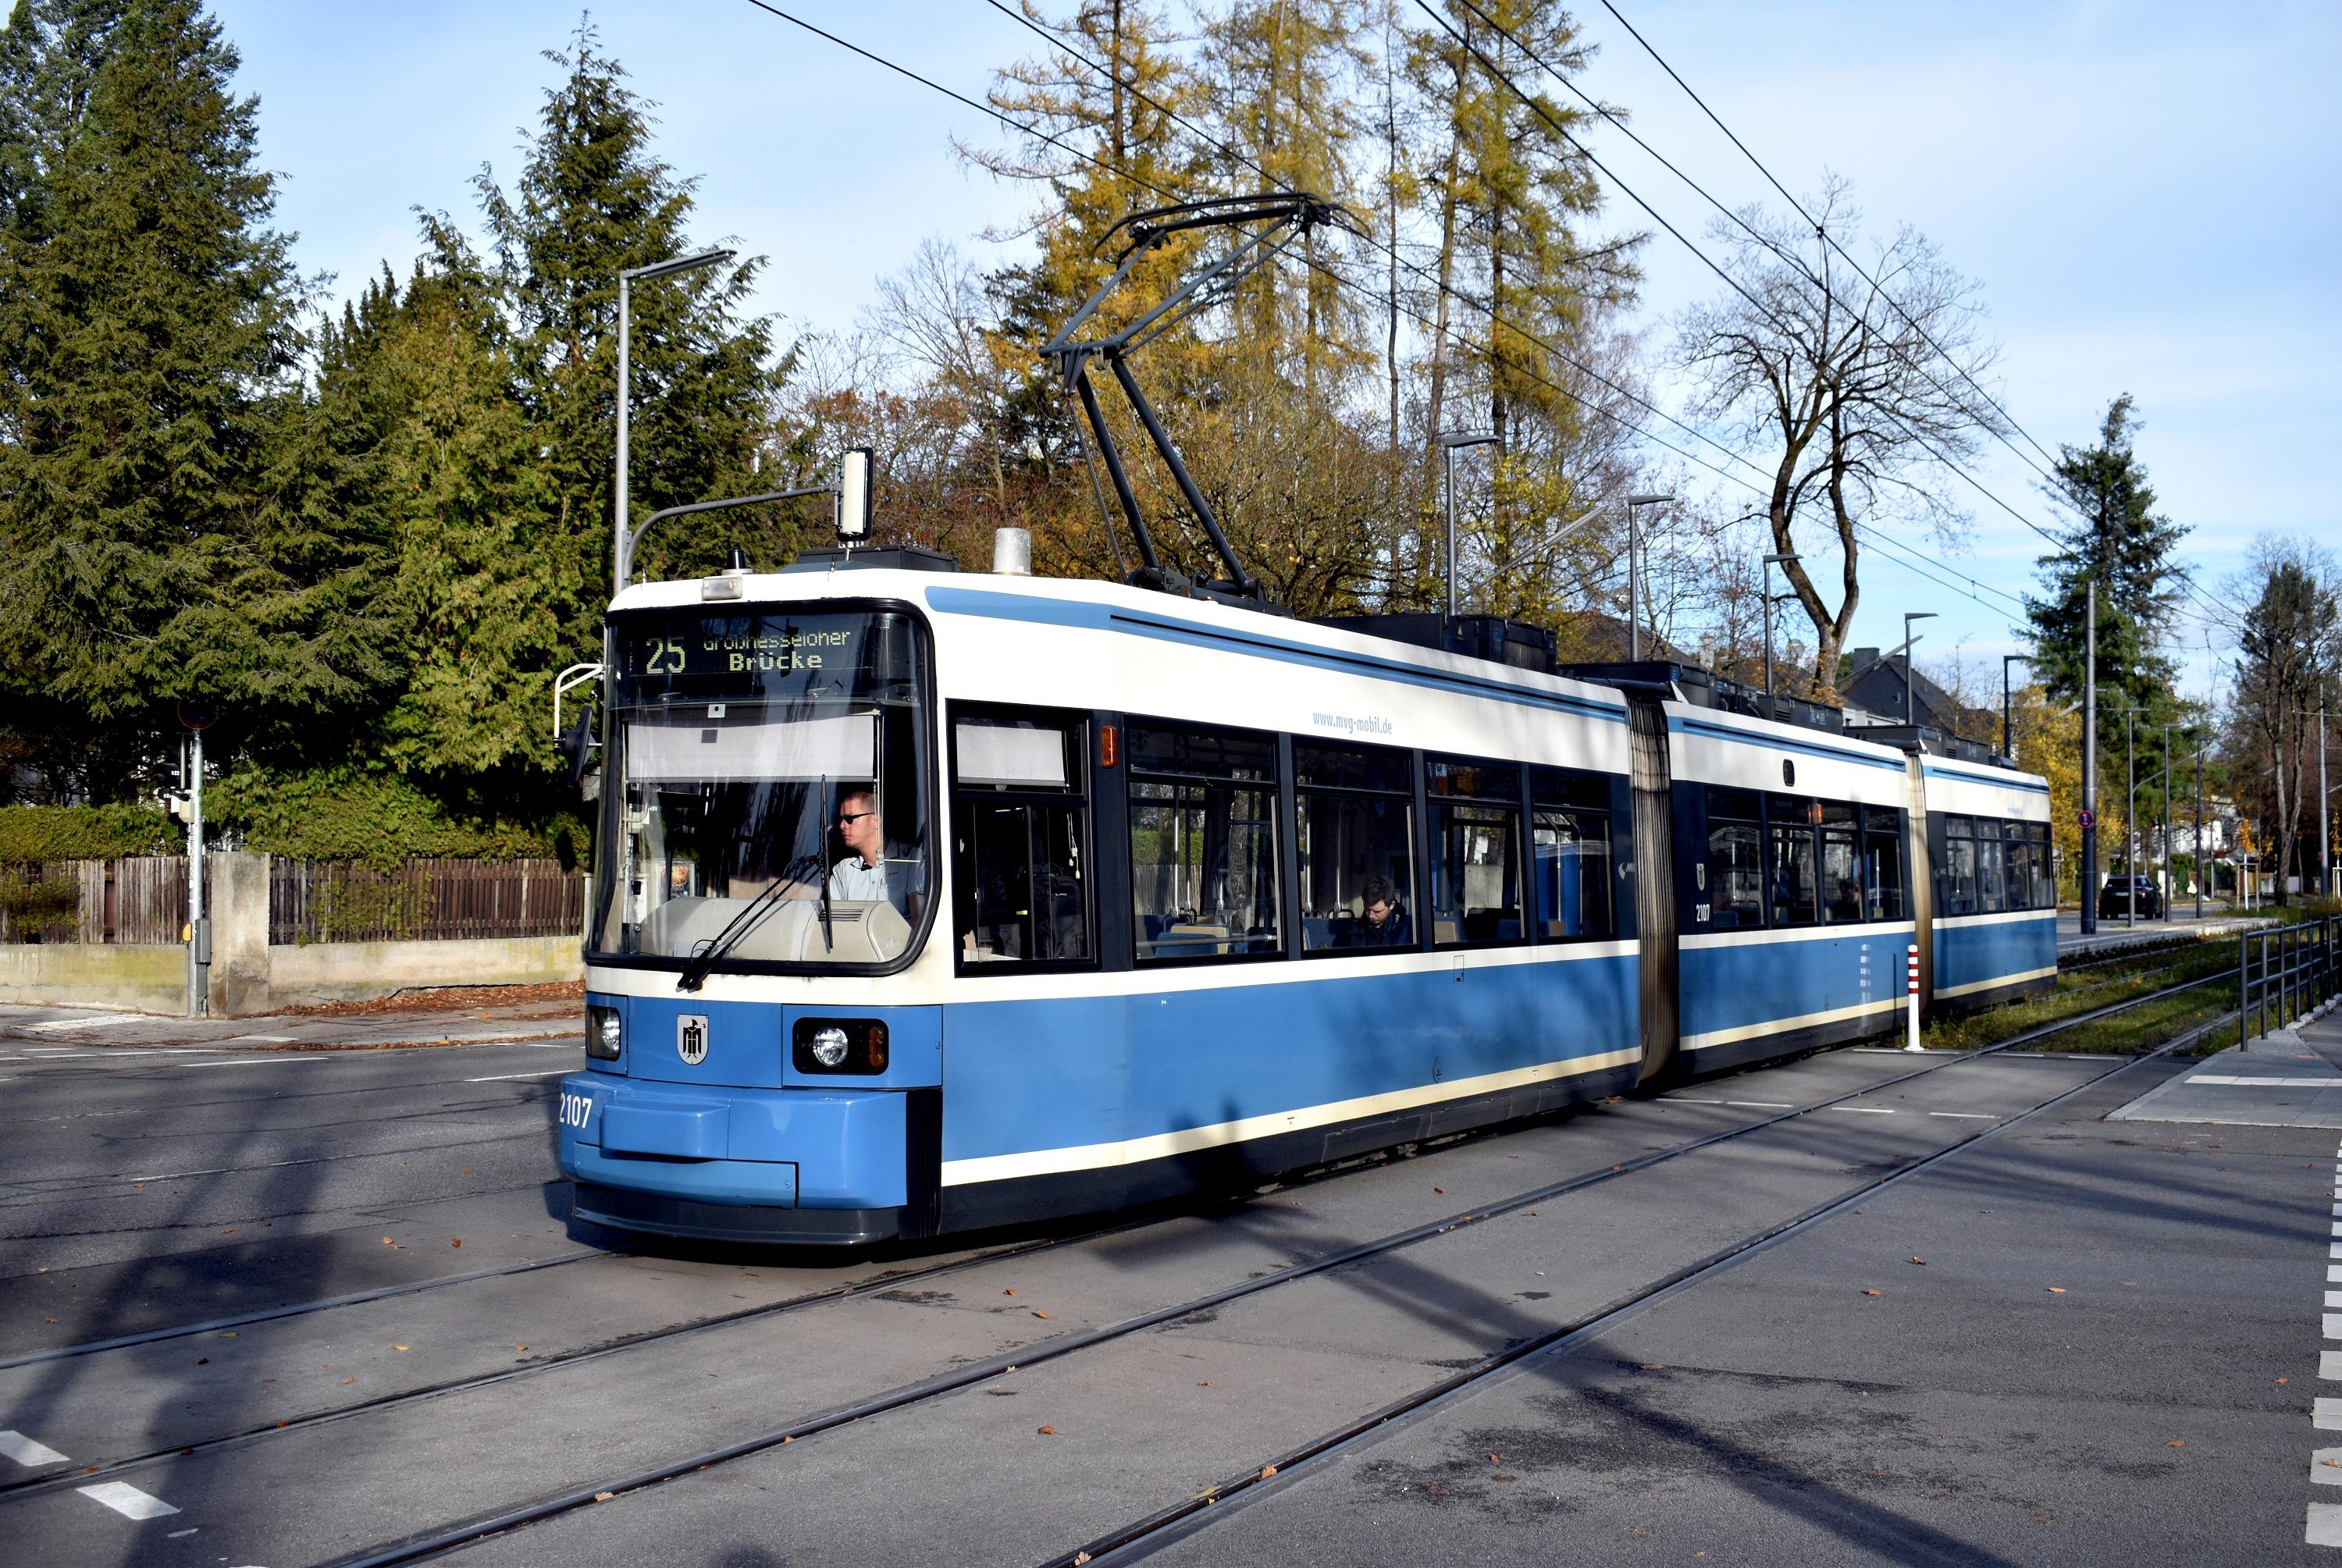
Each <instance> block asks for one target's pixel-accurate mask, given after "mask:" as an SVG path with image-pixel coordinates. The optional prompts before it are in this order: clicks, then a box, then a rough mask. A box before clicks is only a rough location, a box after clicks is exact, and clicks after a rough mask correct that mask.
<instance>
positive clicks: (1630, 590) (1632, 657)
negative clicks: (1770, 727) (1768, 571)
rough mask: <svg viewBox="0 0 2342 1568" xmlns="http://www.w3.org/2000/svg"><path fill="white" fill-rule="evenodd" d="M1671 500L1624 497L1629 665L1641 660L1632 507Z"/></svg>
mask: <svg viewBox="0 0 2342 1568" xmlns="http://www.w3.org/2000/svg"><path fill="white" fill-rule="evenodd" d="M1674 499H1675V497H1674V496H1672V495H1629V496H1627V497H1626V659H1627V662H1628V663H1630V664H1640V663H1642V660H1643V599H1642V587H1641V584H1642V576H1641V573H1640V569H1639V567H1638V565H1637V563H1638V562H1639V561H1640V560H1641V558H1642V554H1643V546H1642V535H1641V534H1639V533H1637V532H1636V528H1635V508H1636V507H1637V506H1664V505H1666V504H1667V503H1668V502H1670V501H1673V500H1674ZM1767 581H1768V582H1769V581H1770V579H1769V578H1768V579H1767ZM1770 716H1771V715H1769V714H1768V715H1767V717H1770Z"/></svg>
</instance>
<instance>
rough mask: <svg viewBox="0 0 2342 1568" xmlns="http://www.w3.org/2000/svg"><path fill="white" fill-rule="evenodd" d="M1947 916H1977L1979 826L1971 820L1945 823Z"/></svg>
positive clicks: (1953, 819)
mask: <svg viewBox="0 0 2342 1568" xmlns="http://www.w3.org/2000/svg"><path fill="white" fill-rule="evenodd" d="M1944 913H1945V914H1977V913H1978V910H1977V855H1976V824H1975V822H1974V821H1973V820H1972V819H1970V818H1968V817H1964V816H1947V817H1946V818H1945V819H1944Z"/></svg>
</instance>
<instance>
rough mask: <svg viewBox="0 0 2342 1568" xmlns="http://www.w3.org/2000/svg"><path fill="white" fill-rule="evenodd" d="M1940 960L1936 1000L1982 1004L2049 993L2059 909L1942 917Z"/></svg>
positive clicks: (2054, 967) (2053, 978)
mask: <svg viewBox="0 0 2342 1568" xmlns="http://www.w3.org/2000/svg"><path fill="white" fill-rule="evenodd" d="M1935 960H1936V969H1935V993H1934V995H1933V997H1932V998H1931V1000H1933V1001H1936V1002H1938V1003H1943V1004H1948V1005H1950V1006H1954V1007H1975V1006H1981V1005H1983V1004H1986V1003H1987V1002H1999V1001H2005V1000H2007V998H2009V997H2011V996H2017V995H2022V994H2025V993H2027V991H2046V990H2047V989H2048V988H2049V987H2050V986H2051V985H2053V984H2056V983H2057V911H2055V910H2049V909H2043V910H2033V911H2027V913H2026V914H2022V915H2015V916H2012V915H1994V914H1987V915H1968V916H1960V915H1954V916H1951V917H1950V918H1948V919H1943V920H1938V921H1937V922H1936V951H1935Z"/></svg>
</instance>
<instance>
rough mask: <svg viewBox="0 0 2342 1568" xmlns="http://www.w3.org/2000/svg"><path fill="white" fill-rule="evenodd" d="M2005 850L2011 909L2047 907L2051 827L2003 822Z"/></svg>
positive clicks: (2008, 906) (2008, 904) (2009, 907)
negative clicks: (2049, 828)
mask: <svg viewBox="0 0 2342 1568" xmlns="http://www.w3.org/2000/svg"><path fill="white" fill-rule="evenodd" d="M2001 837H2002V840H2003V842H2004V844H2005V846H2006V847H2005V850H2004V853H2005V854H2007V858H2008V873H2007V903H2006V904H2004V905H2003V907H2005V908H2008V909H2047V908H2048V907H2049V906H2050V904H2051V899H2050V895H2049V830H2048V828H2047V826H2046V825H2045V824H2040V823H2027V822H2011V823H2003V824H2001Z"/></svg>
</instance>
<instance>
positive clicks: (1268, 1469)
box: [1260, 1464, 1276, 1481]
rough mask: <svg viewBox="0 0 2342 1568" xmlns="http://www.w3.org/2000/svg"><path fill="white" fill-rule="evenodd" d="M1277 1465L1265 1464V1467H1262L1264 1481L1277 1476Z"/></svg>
mask: <svg viewBox="0 0 2342 1568" xmlns="http://www.w3.org/2000/svg"><path fill="white" fill-rule="evenodd" d="M1274 1474H1276V1465H1274V1464H1264V1465H1262V1466H1261V1467H1260V1478H1261V1479H1262V1480H1263V1481H1266V1480H1267V1479H1268V1478H1269V1477H1270V1476H1272V1475H1274Z"/></svg>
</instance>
